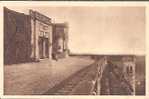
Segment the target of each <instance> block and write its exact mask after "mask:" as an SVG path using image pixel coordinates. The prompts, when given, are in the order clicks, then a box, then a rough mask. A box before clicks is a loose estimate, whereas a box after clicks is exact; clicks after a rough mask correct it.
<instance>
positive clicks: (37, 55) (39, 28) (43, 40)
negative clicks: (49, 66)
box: [30, 10, 52, 61]
mask: <svg viewBox="0 0 149 99" xmlns="http://www.w3.org/2000/svg"><path fill="white" fill-rule="evenodd" d="M30 16H31V31H32V35H31V45H32V53H31V58H32V59H34V60H36V61H38V60H40V59H44V58H50V59H51V58H52V56H51V55H52V23H51V18H48V17H46V16H44V15H43V14H40V13H39V12H36V11H33V10H30Z"/></svg>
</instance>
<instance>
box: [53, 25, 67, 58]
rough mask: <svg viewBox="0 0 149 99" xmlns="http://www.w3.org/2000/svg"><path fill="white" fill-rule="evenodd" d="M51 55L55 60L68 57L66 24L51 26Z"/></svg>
mask: <svg viewBox="0 0 149 99" xmlns="http://www.w3.org/2000/svg"><path fill="white" fill-rule="evenodd" d="M52 45H53V47H52V50H53V52H52V54H53V56H54V55H56V56H57V58H63V57H67V56H68V24H67V23H55V24H53V43H52Z"/></svg>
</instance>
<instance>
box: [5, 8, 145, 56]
mask: <svg viewBox="0 0 149 99" xmlns="http://www.w3.org/2000/svg"><path fill="white" fill-rule="evenodd" d="M7 8H9V9H12V10H15V11H18V12H22V13H26V14H28V12H29V9H32V10H35V11H38V12H40V13H42V14H44V15H46V16H48V17H50V18H52V21H53V22H58V23H60V22H68V24H69V44H68V47H69V49H70V51H71V52H73V53H88V54H144V53H145V8H144V7H87V6H83V7H81V6H80V7H79V6H78V7H50V6H49V7H44V6H40V7H29V6H28V7H12V6H11V7H10V6H7Z"/></svg>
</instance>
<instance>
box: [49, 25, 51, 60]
mask: <svg viewBox="0 0 149 99" xmlns="http://www.w3.org/2000/svg"><path fill="white" fill-rule="evenodd" d="M49 59H52V25H50V26H49Z"/></svg>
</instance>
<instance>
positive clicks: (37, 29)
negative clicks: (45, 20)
mask: <svg viewBox="0 0 149 99" xmlns="http://www.w3.org/2000/svg"><path fill="white" fill-rule="evenodd" d="M35 34H36V35H35V61H39V44H38V42H39V22H38V21H37V20H36V21H35Z"/></svg>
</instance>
